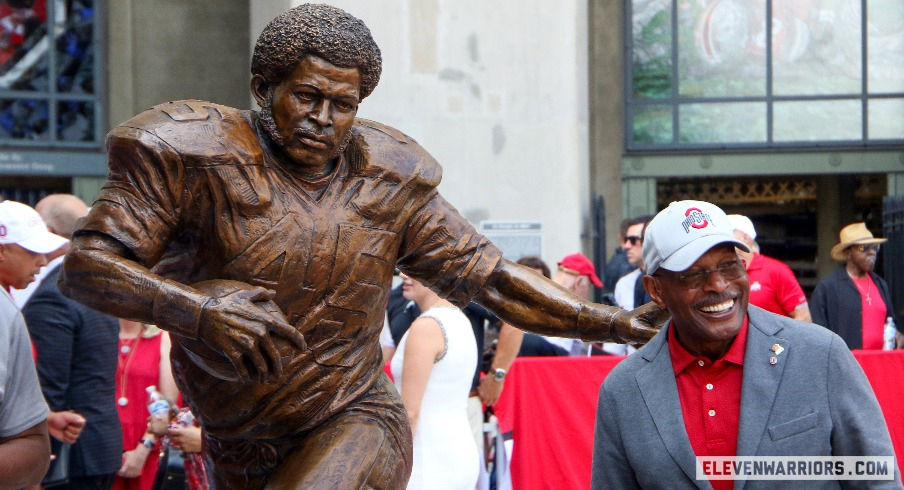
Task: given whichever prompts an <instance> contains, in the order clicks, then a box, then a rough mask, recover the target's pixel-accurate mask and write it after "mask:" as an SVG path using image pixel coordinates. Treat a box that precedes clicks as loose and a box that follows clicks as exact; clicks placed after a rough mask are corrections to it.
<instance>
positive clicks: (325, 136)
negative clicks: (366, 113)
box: [269, 56, 361, 171]
mask: <svg viewBox="0 0 904 490" xmlns="http://www.w3.org/2000/svg"><path fill="white" fill-rule="evenodd" d="M360 85H361V76H360V74H359V73H358V69H357V68H340V67H338V66H336V65H333V64H332V63H330V62H328V61H326V60H323V59H322V58H318V57H316V56H307V57H305V58H304V59H303V60H302V61H301V62H300V63H299V64H298V66H297V67H295V70H294V71H293V72H292V73H291V74H289V75H288V76H287V77H286V78H285V79H284V80H283V81H282V83H280V84H279V85H277V86H276V87H275V88H274V89H273V93H272V99H271V101H270V107H269V109H270V111H271V113H272V118H273V125H274V126H275V127H274V128H273V130H275V132H276V134H273V135H271V136H273V139H274V140H275V141H276V142H277V143H278V144H279V145H280V146H281V147H282V149H283V151H284V152H285V153H286V154H287V155H288V156H289V158H290V159H291V160H292V161H293V162H294V163H295V164H296V165H299V166H302V167H306V168H309V169H311V170H315V171H316V170H319V169H324V168H328V166H329V162H330V161H331V160H332V159H334V158H336V157H337V156H338V155H339V152H340V151H342V146H343V143H344V141H345V137H346V134H348V130H349V129H350V128H351V127H352V124H353V123H354V122H355V114H356V113H357V112H358V95H359V87H360Z"/></svg>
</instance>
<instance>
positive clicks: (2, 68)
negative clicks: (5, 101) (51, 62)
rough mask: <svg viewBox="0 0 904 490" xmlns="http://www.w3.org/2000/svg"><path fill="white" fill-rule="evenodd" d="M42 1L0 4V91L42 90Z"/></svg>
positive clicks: (44, 81) (44, 67)
mask: <svg viewBox="0 0 904 490" xmlns="http://www.w3.org/2000/svg"><path fill="white" fill-rule="evenodd" d="M45 5H46V4H45V0H9V1H6V2H0V90H36V91H46V90H47V89H48V87H47V49H48V40H47V9H46V8H45Z"/></svg>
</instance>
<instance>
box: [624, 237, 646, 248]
mask: <svg viewBox="0 0 904 490" xmlns="http://www.w3.org/2000/svg"><path fill="white" fill-rule="evenodd" d="M625 241H626V242H631V245H632V246H634V245H637V244H638V243H641V242H643V237H642V236H640V235H631V236H626V237H625Z"/></svg>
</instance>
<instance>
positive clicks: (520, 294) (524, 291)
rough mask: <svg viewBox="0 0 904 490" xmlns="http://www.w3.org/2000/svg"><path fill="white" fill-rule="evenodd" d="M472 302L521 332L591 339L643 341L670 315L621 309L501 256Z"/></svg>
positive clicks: (644, 309)
mask: <svg viewBox="0 0 904 490" xmlns="http://www.w3.org/2000/svg"><path fill="white" fill-rule="evenodd" d="M474 301H476V302H477V303H480V304H481V305H483V306H485V307H486V308H488V309H490V310H491V311H493V312H494V313H496V314H497V315H498V316H499V317H500V318H502V319H503V320H504V321H505V322H506V323H510V324H512V325H516V326H517V327H518V328H521V329H522V330H527V331H530V332H535V333H538V334H541V335H550V336H556V337H571V338H579V339H583V340H586V341H592V342H622V343H632V344H638V343H639V344H642V343H645V342H646V341H647V340H649V339H650V338H652V337H653V335H655V334H656V332H658V331H659V328H661V327H662V326H663V325H664V324H665V323H666V322H667V321H668V317H669V315H668V313H667V312H665V311H663V310H660V309H659V307H657V306H656V305H655V304H653V303H650V304H648V305H644V306H641V307H640V308H637V309H635V310H633V311H625V310H622V309H620V308H617V307H614V306H606V305H601V304H597V303H593V302H590V301H587V300H584V299H581V298H579V297H577V296H575V295H574V294H573V293H571V292H570V291H568V290H566V289H564V288H562V287H560V286H559V285H558V284H556V283H554V282H552V281H550V280H549V279H547V278H545V277H543V276H542V275H541V274H538V273H536V272H534V271H533V270H531V269H528V268H526V267H522V266H520V265H518V264H515V263H513V262H510V261H507V260H505V259H503V260H502V261H500V263H499V265H498V266H497V267H496V270H495V271H494V272H493V274H492V275H491V276H490V278H489V280H487V282H486V284H485V285H484V288H483V289H482V290H481V292H480V293H478V295H477V296H476V297H475V298H474Z"/></svg>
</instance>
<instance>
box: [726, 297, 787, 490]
mask: <svg viewBox="0 0 904 490" xmlns="http://www.w3.org/2000/svg"><path fill="white" fill-rule="evenodd" d="M748 317H749V325H748V330H747V348H746V350H745V352H744V376H743V381H742V384H741V417H740V421H739V424H738V452H737V454H738V456H755V455H756V454H757V449H758V447H759V445H760V441H762V439H763V437H764V434H765V432H766V424H767V423H768V421H769V415H770V414H771V413H772V404H773V403H774V402H775V396H776V393H777V392H778V386H779V384H780V383H781V379H782V373H783V372H784V369H785V364H787V362H786V361H787V358H788V356H789V355H792V346H791V343H790V342H789V341H788V340H787V339H784V338H781V337H778V336H777V335H778V334H779V333H780V331H781V327H780V326H778V324H776V323H775V322H773V321H772V320H771V319H770V318H769V314H767V313H765V312H764V311H763V310H760V309H758V308H757V307H755V306H753V305H751V306H750V307H749V308H748ZM776 344H777V345H779V346H781V353H780V354H776V353H775V352H773V350H772V348H773V346H774V345H776ZM772 357H774V358H775V364H772V363H771V362H770V359H771V358H772ZM745 483H746V481H745V480H738V481H736V482H735V489H737V490H740V489H742V488H744V485H745Z"/></svg>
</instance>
